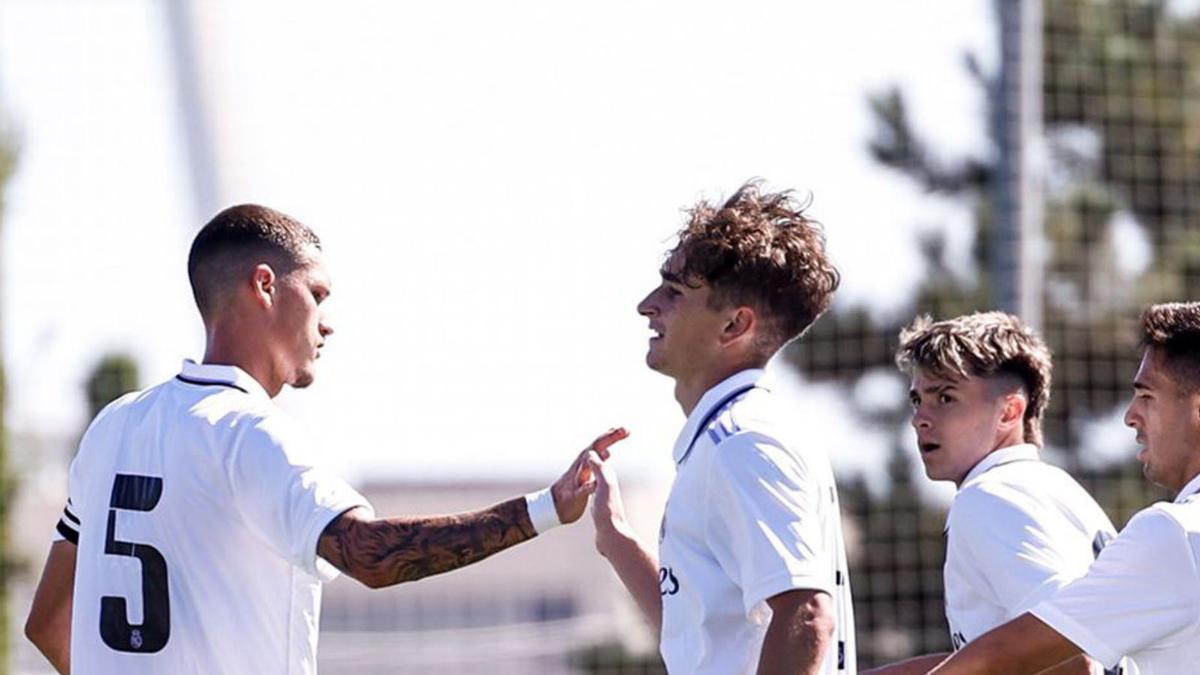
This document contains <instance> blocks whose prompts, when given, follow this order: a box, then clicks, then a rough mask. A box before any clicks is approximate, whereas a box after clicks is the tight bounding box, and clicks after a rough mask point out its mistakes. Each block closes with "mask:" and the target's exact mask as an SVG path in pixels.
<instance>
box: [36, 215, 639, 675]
mask: <svg viewBox="0 0 1200 675" xmlns="http://www.w3.org/2000/svg"><path fill="white" fill-rule="evenodd" d="M188 276H189V278H190V280H191V283H192V290H193V293H194V296H195V300H196V303H197V305H198V307H199V309H200V314H201V317H202V318H203V320H204V326H205V330H206V333H207V346H206V350H205V354H204V359H203V361H202V362H201V363H195V362H192V361H186V362H185V363H184V364H183V368H182V370H181V371H180V373H179V374H178V375H177V376H176V377H174V378H172V379H170V380H167V381H166V382H163V383H162V384H159V385H157V386H155V387H151V388H150V389H147V390H145V391H141V392H134V393H131V394H128V395H126V396H123V397H121V398H120V399H118V400H117V401H115V402H113V403H112V404H110V405H109V406H108V407H106V408H105V409H104V410H103V411H102V412H101V413H100V414H99V415H97V417H96V419H95V420H94V421H93V422H92V424H91V425H90V427H89V428H88V430H87V432H86V433H85V435H84V437H83V440H82V441H81V443H80V448H79V453H78V454H77V456H76V457H75V460H74V461H73V462H72V464H71V472H70V485H69V498H68V500H67V506H66V509H65V510H64V513H63V517H62V520H61V521H60V522H59V525H58V533H59V537H60V538H59V540H58V541H56V542H55V543H54V544H53V545H52V546H51V550H50V555H49V558H48V560H47V562H46V566H45V570H44V572H43V575H42V580H41V583H40V584H39V586H38V589H37V592H36V595H35V598H34V602H33V606H32V608H31V609H30V614H29V619H28V622H27V624H26V634H27V635H28V636H29V638H30V639H31V640H32V641H33V643H34V644H35V645H36V646H37V647H38V648H39V649H40V650H41V651H42V653H43V654H45V655H46V657H47V658H48V659H49V661H50V662H51V664H52V665H53V666H54V667H55V668H56V669H57V670H58V671H59V672H60V673H66V672H68V671H70V672H75V673H96V674H98V675H118V674H120V675H128V674H135V673H172V674H173V675H187V674H195V675H201V674H203V675H212V674H214V673H222V674H224V675H236V674H240V673H244V674H246V675H268V674H271V673H278V674H280V675H283V674H284V673H296V674H299V673H315V672H316V646H317V626H318V622H319V613H320V596H321V584H322V581H323V580H327V579H329V578H332V576H336V573H337V571H338V570H340V571H341V572H344V573H346V574H347V575H349V576H351V577H353V578H355V579H357V580H358V581H360V582H362V583H364V584H366V585H368V586H371V587H373V588H378V587H381V586H388V585H391V584H396V583H400V582H404V581H410V580H415V579H420V578H422V577H425V576H428V575H431V574H439V573H442V572H447V571H450V570H453V569H456V568H458V567H462V566H463V565H467V564H470V563H473V562H476V561H479V560H482V559H483V558H486V557H487V556H489V555H491V554H493V553H496V552H498V551H500V550H502V549H504V548H507V547H509V546H512V545H514V544H518V543H520V542H523V541H526V540H528V539H530V538H532V537H534V536H535V535H537V534H538V532H540V531H543V530H545V529H546V528H548V527H552V526H553V525H556V524H558V523H559V522H572V521H574V520H577V519H578V518H579V517H580V516H581V515H582V513H583V511H584V509H585V508H586V505H587V499H588V494H589V493H590V492H591V491H592V490H593V489H594V487H595V482H594V480H593V479H592V478H591V469H590V468H589V465H588V464H587V463H586V462H585V459H586V458H587V457H588V456H589V455H590V456H591V457H592V460H593V462H595V461H596V459H597V458H598V457H602V456H605V455H606V454H607V450H606V446H607V445H609V444H611V443H613V442H615V441H616V440H619V439H620V438H621V437H623V435H624V432H623V431H621V430H616V431H613V432H610V433H608V434H606V435H604V436H602V437H601V438H599V439H597V441H596V443H594V444H593V446H592V447H591V448H590V449H589V451H587V452H585V453H581V454H580V455H579V457H578V458H577V460H576V461H575V462H574V463H573V464H572V466H571V467H570V468H569V469H568V471H567V472H566V473H565V474H564V475H563V477H562V478H560V479H559V480H558V481H556V482H555V483H554V485H553V486H552V487H551V488H548V489H547V490H544V491H541V492H538V493H534V494H531V495H528V496H526V497H518V498H516V499H512V500H509V501H506V502H503V503H501V504H497V505H495V506H493V507H491V508H488V509H484V510H482V511H477V512H473V513H463V514H458V515H452V516H435V517H420V518H415V517H396V518H377V517H375V515H374V513H373V512H372V511H371V509H370V506H369V505H368V504H367V502H366V500H365V499H364V498H363V497H362V496H361V495H359V494H358V493H357V492H355V491H354V490H353V489H351V488H350V487H349V486H348V485H346V484H345V483H344V482H343V481H341V480H340V479H338V478H336V477H334V476H331V475H329V474H326V473H324V472H322V471H320V470H319V469H317V468H314V466H313V465H314V462H315V460H316V454H315V452H314V450H313V448H311V447H310V445H309V443H308V442H307V439H306V438H305V435H304V434H303V432H302V431H300V430H299V429H298V428H297V427H296V425H295V423H294V422H293V421H292V420H291V419H290V418H288V416H287V415H286V414H284V413H283V412H282V411H281V410H280V409H279V408H277V407H276V406H275V405H274V403H273V402H272V399H273V398H274V397H275V396H276V395H277V394H278V393H279V392H280V390H281V389H282V388H283V387H284V386H285V385H287V386H292V387H307V386H308V385H310V384H311V383H312V382H313V379H314V376H315V365H316V360H317V358H318V357H319V356H320V352H321V349H322V348H323V346H324V344H325V342H326V340H327V339H328V338H329V336H330V335H331V334H332V333H333V329H332V327H331V326H330V325H329V322H328V320H327V319H326V316H325V312H324V306H325V305H324V301H325V300H326V298H328V297H329V294H330V292H331V291H332V285H331V282H330V278H329V274H328V272H327V271H326V268H325V264H324V260H323V255H322V252H321V243H320V240H319V239H318V238H317V236H316V234H314V233H313V231H312V230H311V229H309V228H308V227H306V226H304V225H303V224H301V223H300V222H298V221H296V220H294V219H292V218H290V217H288V216H286V215H284V214H282V213H279V212H278V211H274V210H271V209H268V208H265V207H262V206H256V205H242V206H236V207H232V208H229V209H226V210H225V211H222V212H221V213H220V214H218V215H217V216H216V217H215V218H213V220H212V221H210V222H209V223H208V224H207V225H205V226H204V228H203V229H201V230H200V232H199V234H198V235H197V236H196V238H195V240H194V242H193V244H192V249H191V253H190V255H189V258H188ZM335 568H336V569H335Z"/></svg>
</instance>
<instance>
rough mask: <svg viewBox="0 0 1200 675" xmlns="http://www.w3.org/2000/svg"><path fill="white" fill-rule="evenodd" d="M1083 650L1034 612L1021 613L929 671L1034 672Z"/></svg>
mask: <svg viewBox="0 0 1200 675" xmlns="http://www.w3.org/2000/svg"><path fill="white" fill-rule="evenodd" d="M1080 653H1081V650H1080V649H1079V647H1077V646H1076V645H1075V644H1074V643H1072V642H1071V641H1070V640H1068V639H1066V638H1065V637H1063V636H1062V635H1059V634H1058V633H1057V632H1056V631H1055V630H1054V629H1052V628H1050V627H1049V626H1047V625H1046V624H1044V623H1042V621H1041V620H1040V619H1038V618H1037V617H1035V616H1033V615H1032V614H1022V615H1021V616H1019V617H1017V618H1016V619H1013V620H1012V621H1009V622H1008V623H1006V624H1004V625H1003V626H1000V627H999V628H996V629H994V630H991V631H988V632H987V633H985V634H984V635H983V637H981V638H979V639H978V640H973V641H971V643H970V644H968V645H967V646H966V647H964V648H963V649H961V650H959V651H958V652H956V653H955V654H954V655H953V656H951V657H950V658H949V659H948V660H947V661H945V662H944V663H943V664H942V665H940V666H938V667H937V668H934V669H933V670H932V671H930V673H931V674H932V673H937V674H938V675H992V674H994V675H1026V674H1027V675H1033V674H1034V673H1041V672H1042V671H1044V670H1046V669H1047V668H1051V667H1053V666H1055V665H1057V664H1060V663H1062V662H1063V661H1066V660H1067V659H1070V658H1073V657H1076V656H1078V655H1079V654H1080Z"/></svg>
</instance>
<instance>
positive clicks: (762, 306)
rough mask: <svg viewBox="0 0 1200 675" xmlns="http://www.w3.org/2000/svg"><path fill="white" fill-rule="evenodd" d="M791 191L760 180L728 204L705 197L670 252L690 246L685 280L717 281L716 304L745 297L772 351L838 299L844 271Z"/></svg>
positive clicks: (744, 187)
mask: <svg viewBox="0 0 1200 675" xmlns="http://www.w3.org/2000/svg"><path fill="white" fill-rule="evenodd" d="M807 206H808V205H807V204H806V203H802V202H799V201H798V200H796V199H795V198H794V197H793V196H792V194H791V192H789V191H784V192H763V191H762V190H761V189H760V184H759V181H749V182H747V183H745V184H744V185H742V186H741V187H740V188H738V190H737V192H736V193H734V195H733V196H732V197H730V198H729V199H728V200H726V201H725V203H724V204H722V205H720V206H716V205H714V204H711V203H709V202H707V201H703V200H702V201H700V202H699V203H697V204H696V205H695V206H693V207H692V208H691V209H689V211H688V214H689V218H688V223H687V225H686V226H685V227H684V228H683V229H682V230H680V231H679V233H678V235H677V236H678V239H679V242H678V244H677V245H676V246H675V248H674V249H672V250H671V251H669V252H668V254H667V255H668V257H670V256H672V255H675V254H676V253H678V254H682V258H683V266H682V268H681V269H680V270H678V275H679V277H680V280H681V281H682V282H683V283H685V284H688V285H689V286H693V287H695V286H697V285H698V282H703V283H706V284H708V285H709V286H710V287H711V288H712V295H711V297H710V306H712V307H714V308H723V307H729V306H731V305H745V306H749V307H752V308H753V309H755V310H756V311H757V312H758V313H759V314H760V315H761V316H762V318H763V319H764V324H765V326H766V327H767V330H766V331H765V334H766V336H767V337H768V341H769V343H770V344H769V345H764V346H766V347H769V349H768V351H770V352H774V351H775V350H777V349H779V348H780V347H781V346H783V345H784V344H786V343H788V342H790V341H792V340H794V339H796V338H798V337H800V335H801V334H803V333H804V331H806V330H808V327H809V326H811V325H812V324H813V322H814V321H816V320H817V318H818V317H819V316H821V314H823V313H824V312H825V310H827V309H829V304H830V302H832V300H833V293H834V291H836V290H837V287H838V284H839V283H840V280H841V277H840V276H839V274H838V271H837V268H836V267H834V266H833V263H832V262H830V260H829V258H828V256H827V255H826V254H825V236H824V234H823V232H822V229H821V225H820V224H819V223H817V222H816V221H815V220H813V219H811V218H809V217H808V216H807V215H806V214H805V213H804V210H805V209H806V208H807Z"/></svg>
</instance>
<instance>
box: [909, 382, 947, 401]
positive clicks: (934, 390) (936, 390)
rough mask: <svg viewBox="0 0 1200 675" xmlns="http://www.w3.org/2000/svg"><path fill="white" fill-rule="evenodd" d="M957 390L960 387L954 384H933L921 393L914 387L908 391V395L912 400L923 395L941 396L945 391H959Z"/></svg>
mask: <svg viewBox="0 0 1200 675" xmlns="http://www.w3.org/2000/svg"><path fill="white" fill-rule="evenodd" d="M957 388H958V387H957V386H956V385H954V384H931V385H929V386H928V387H925V389H923V390H922V391H921V392H918V391H917V388H916V387H913V388H911V389H909V390H908V395H909V397H910V398H911V397H913V396H919V395H920V394H921V393H925V394H940V393H942V392H944V391H948V390H950V389H957Z"/></svg>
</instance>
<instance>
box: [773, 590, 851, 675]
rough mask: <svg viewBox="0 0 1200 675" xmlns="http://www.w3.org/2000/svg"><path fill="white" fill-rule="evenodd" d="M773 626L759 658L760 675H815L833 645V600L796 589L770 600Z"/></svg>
mask: <svg viewBox="0 0 1200 675" xmlns="http://www.w3.org/2000/svg"><path fill="white" fill-rule="evenodd" d="M767 604H768V605H769V606H770V607H771V612H772V615H771V623H770V625H769V626H767V635H766V637H764V638H763V646H762V653H761V654H760V655H759V657H758V675H784V674H787V675H794V674H796V673H801V674H803V675H816V674H817V673H820V672H821V666H822V665H823V663H824V661H825V653H826V652H827V651H828V650H829V646H830V644H831V643H832V642H833V632H834V630H835V629H836V627H837V622H836V621H835V619H834V617H833V606H832V605H833V598H830V597H829V594H827V593H825V592H823V591H810V590H794V591H787V592H785V593H780V594H779V595H776V596H774V597H771V598H768V599H767Z"/></svg>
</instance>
